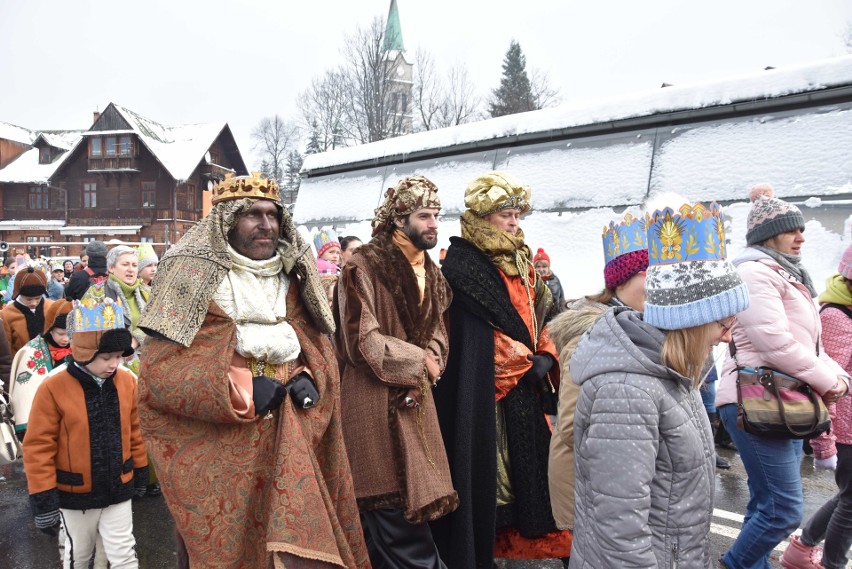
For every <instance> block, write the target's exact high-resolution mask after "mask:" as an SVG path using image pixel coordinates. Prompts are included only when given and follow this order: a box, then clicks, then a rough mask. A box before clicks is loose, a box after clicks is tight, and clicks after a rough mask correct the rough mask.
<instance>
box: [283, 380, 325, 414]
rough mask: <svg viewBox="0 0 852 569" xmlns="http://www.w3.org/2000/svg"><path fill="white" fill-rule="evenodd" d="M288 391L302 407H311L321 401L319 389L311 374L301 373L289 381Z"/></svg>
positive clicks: (294, 401)
mask: <svg viewBox="0 0 852 569" xmlns="http://www.w3.org/2000/svg"><path fill="white" fill-rule="evenodd" d="M287 392H288V393H289V394H290V397H292V398H293V403H295V404H296V405H297V406H298V407H301V408H302V409H310V408H311V407H313V406H314V405H316V404H317V403H319V399H320V396H319V391H317V386H316V384H315V383H314V380H313V379H311V376H309V375H308V374H306V373H305V372H302V373H300V374H299V375H297V376H296V377H294V378H293V379H291V380H290V381H288V382H287Z"/></svg>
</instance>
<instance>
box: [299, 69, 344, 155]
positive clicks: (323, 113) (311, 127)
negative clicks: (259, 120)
mask: <svg viewBox="0 0 852 569" xmlns="http://www.w3.org/2000/svg"><path fill="white" fill-rule="evenodd" d="M346 86H347V81H346V78H345V73H344V72H343V70H341V69H332V70H329V71H326V72H325V74H324V75H322V76H321V77H315V78H314V79H313V80H312V81H311V86H310V87H308V89H307V90H305V91H304V92H303V93H301V94H300V95H299V98H298V100H297V102H296V104H297V106H298V107H299V110H300V111H301V113H302V118H303V120H304V123H305V128H306V129H307V130H308V131H309V132H310V136H311V143H312V144H313V145H314V146H315V147H316V148H312V150H311V153H313V152H325V151H326V150H333V149H335V148H337V147H339V146H343V145H345V141H344V140H343V133H344V132H348V131H349V128H347V126H346V121H347V116H348V115H347V112H346V97H347V93H346Z"/></svg>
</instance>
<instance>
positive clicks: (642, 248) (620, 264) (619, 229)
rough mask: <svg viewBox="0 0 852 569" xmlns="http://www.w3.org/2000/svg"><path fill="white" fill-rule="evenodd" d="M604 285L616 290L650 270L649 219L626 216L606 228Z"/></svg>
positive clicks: (604, 238) (611, 222)
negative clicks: (638, 274) (639, 274)
mask: <svg viewBox="0 0 852 569" xmlns="http://www.w3.org/2000/svg"><path fill="white" fill-rule="evenodd" d="M602 238H603V248H604V260H605V263H606V264H605V265H604V285H605V286H606V288H608V289H609V290H615V289H617V288H618V287H620V286H621V285H623V284H624V283H626V282H627V281H629V280H630V279H631V278H633V276H634V275H636V274H637V273H640V272H642V271H645V270H647V269H648V235H647V218H645V219H643V218H639V217H634V216H633V215H632V214H630V213H627V214H625V215H624V218H623V219H622V220H620V221H619V222H618V223H616V222H615V221H610V222H609V227H606V226H605V227H604V228H603V235H602Z"/></svg>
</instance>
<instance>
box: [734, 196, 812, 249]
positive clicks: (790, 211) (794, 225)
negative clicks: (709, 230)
mask: <svg viewBox="0 0 852 569" xmlns="http://www.w3.org/2000/svg"><path fill="white" fill-rule="evenodd" d="M748 197H749V199H750V200H751V210H750V211H749V212H748V221H747V222H746V227H747V230H746V244H747V245H749V246H751V245H757V244H759V243H763V242H764V241H766V240H767V239H770V238H772V237H775V236H776V235H780V234H781V233H786V232H788V231H793V230H794V229H801V230H802V231H804V229H805V217H804V216H803V215H802V212H801V211H800V210H799V208H797V207H796V206H794V205H793V204H791V203H787V202H785V201H784V200H779V199H778V198H776V197H775V190H773V189H772V186H770V185H769V184H757V185H756V186H754V187H753V188H752V189H751V191H750V192H749V194H748Z"/></svg>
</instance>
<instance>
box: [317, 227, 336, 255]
mask: <svg viewBox="0 0 852 569" xmlns="http://www.w3.org/2000/svg"><path fill="white" fill-rule="evenodd" d="M326 243H340V240H339V239H338V238H337V232H336V231H335V230H334V229H323V230H322V231H319V232H317V233H316V234H315V235H314V247H316V248H317V253H319V250H320V249H322V247H323V245H325V244H326Z"/></svg>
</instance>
